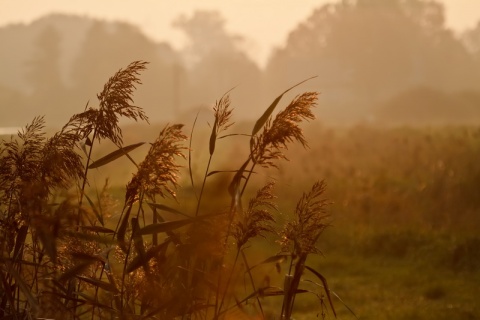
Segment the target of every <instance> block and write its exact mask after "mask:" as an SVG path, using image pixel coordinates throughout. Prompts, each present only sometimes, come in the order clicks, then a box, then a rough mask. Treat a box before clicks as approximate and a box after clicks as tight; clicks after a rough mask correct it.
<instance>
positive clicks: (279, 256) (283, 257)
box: [250, 252, 292, 270]
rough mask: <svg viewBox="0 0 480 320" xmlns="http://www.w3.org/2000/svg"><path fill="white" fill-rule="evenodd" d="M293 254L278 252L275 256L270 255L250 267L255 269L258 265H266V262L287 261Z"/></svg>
mask: <svg viewBox="0 0 480 320" xmlns="http://www.w3.org/2000/svg"><path fill="white" fill-rule="evenodd" d="M291 256H292V254H291V253H290V252H283V253H279V254H276V255H274V256H271V257H268V258H267V259H265V260H263V261H262V262H259V263H257V264H256V265H253V266H252V267H250V270H251V269H254V268H256V267H258V266H261V265H264V264H269V263H279V262H283V261H285V260H286V259H287V258H288V257H291Z"/></svg>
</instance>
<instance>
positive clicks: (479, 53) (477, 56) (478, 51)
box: [462, 21, 480, 90]
mask: <svg viewBox="0 0 480 320" xmlns="http://www.w3.org/2000/svg"><path fill="white" fill-rule="evenodd" d="M462 40H463V43H464V44H465V46H466V48H467V50H468V51H469V52H470V54H471V55H472V56H473V59H474V61H475V71H476V74H477V79H478V80H477V83H480V21H478V23H477V25H476V26H475V27H474V28H472V29H470V30H467V31H466V32H465V33H464V34H463V35H462ZM477 89H478V90H480V85H479V86H478V87H477Z"/></svg>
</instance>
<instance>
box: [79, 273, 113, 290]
mask: <svg viewBox="0 0 480 320" xmlns="http://www.w3.org/2000/svg"><path fill="white" fill-rule="evenodd" d="M76 277H77V278H78V279H80V280H82V281H85V282H87V283H90V284H91V285H94V286H95V287H98V288H102V289H103V290H107V291H109V292H113V293H117V292H118V289H117V288H116V287H114V286H113V285H112V284H111V283H109V282H105V281H101V280H97V279H92V278H89V277H84V276H78V275H77V276H76Z"/></svg>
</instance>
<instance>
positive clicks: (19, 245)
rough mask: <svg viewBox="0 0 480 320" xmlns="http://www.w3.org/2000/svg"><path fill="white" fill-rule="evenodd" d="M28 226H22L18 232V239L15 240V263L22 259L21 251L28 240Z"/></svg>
mask: <svg viewBox="0 0 480 320" xmlns="http://www.w3.org/2000/svg"><path fill="white" fill-rule="evenodd" d="M27 233H28V226H21V227H20V230H18V233H17V238H16V240H15V248H14V249H13V262H16V261H17V260H19V259H21V256H22V254H21V250H22V249H23V245H24V244H25V239H26V238H27Z"/></svg>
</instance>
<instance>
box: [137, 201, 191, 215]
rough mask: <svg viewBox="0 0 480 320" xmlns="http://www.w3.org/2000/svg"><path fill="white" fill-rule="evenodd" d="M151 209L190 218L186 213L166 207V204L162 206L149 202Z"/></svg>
mask: <svg viewBox="0 0 480 320" xmlns="http://www.w3.org/2000/svg"><path fill="white" fill-rule="evenodd" d="M147 204H148V205H149V206H150V207H151V208H155V209H158V210H162V211H166V212H170V213H174V214H179V215H182V216H184V217H187V218H190V216H189V215H187V214H186V213H183V212H181V211H178V210H177V209H174V208H171V207H169V206H166V205H164V204H160V203H152V202H148V203H147Z"/></svg>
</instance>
